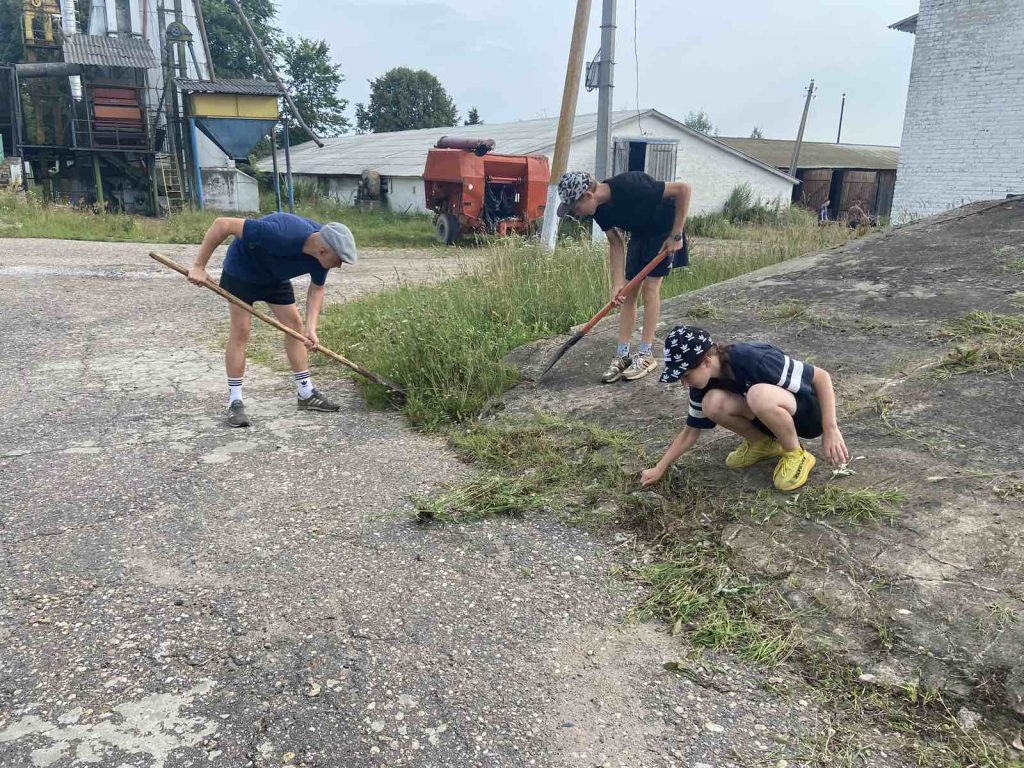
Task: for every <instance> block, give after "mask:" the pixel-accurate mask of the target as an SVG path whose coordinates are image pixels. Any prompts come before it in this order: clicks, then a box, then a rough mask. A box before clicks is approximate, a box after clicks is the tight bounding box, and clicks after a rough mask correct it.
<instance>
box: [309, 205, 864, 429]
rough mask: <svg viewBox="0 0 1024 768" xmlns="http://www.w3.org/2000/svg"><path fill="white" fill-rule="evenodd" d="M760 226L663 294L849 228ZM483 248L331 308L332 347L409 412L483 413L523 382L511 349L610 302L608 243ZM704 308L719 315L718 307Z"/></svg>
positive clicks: (823, 244)
mask: <svg viewBox="0 0 1024 768" xmlns="http://www.w3.org/2000/svg"><path fill="white" fill-rule="evenodd" d="M761 229H763V230H764V231H763V235H762V239H761V240H760V241H759V242H758V243H757V244H756V246H755V247H751V246H750V244H749V243H748V242H744V243H742V244H740V243H737V247H736V249H735V251H728V250H725V251H724V252H720V253H719V254H718V255H716V256H714V257H713V258H701V256H700V253H699V249H698V250H697V252H696V253H695V254H694V257H693V260H692V262H693V265H692V266H691V267H690V268H689V269H682V270H675V271H674V272H673V273H672V274H671V275H670V276H669V277H668V278H667V279H666V280H665V283H664V285H663V288H662V297H663V298H671V297H672V296H676V295H679V294H682V293H687V292H689V291H694V290H697V289H699V288H703V287H705V286H707V285H711V284H713V283H717V282H721V281H722V280H727V279H729V278H732V277H736V276H737V275H741V274H744V273H746V272H750V271H752V270H755V269H760V268H761V267H766V266H769V265H771V264H776V263H778V262H780V261H784V260H786V259H789V258H792V257H794V256H798V255H800V254H803V253H807V252H809V251H813V250H816V249H821V248H827V247H831V246H833V245H838V244H840V243H841V242H844V241H845V239H846V238H847V237H848V236H849V235H848V233H847V232H841V233H838V234H837V232H836V231H834V230H831V229H829V228H820V227H817V226H816V225H815V226H814V227H807V226H803V225H799V226H797V225H794V226H791V227H788V228H774V229H773V228H768V227H763V228H761ZM718 250H719V251H721V249H718ZM479 253H480V254H481V256H482V258H481V259H479V260H478V261H477V262H475V263H474V264H472V265H471V266H468V267H466V268H465V271H464V273H463V274H462V275H459V276H457V277H455V278H453V279H452V280H449V281H446V282H444V283H441V284H437V285H407V286H402V287H401V288H399V289H397V290H393V291H385V292H383V293H380V294H377V295H375V296H371V297H367V298H365V299H362V300H360V301H356V302H352V303H349V304H345V305H341V306H334V307H329V308H328V309H327V310H326V311H325V313H324V316H323V319H322V320H321V325H320V328H319V329H318V330H319V335H320V338H321V339H322V340H323V342H324V343H325V344H326V345H327V346H329V347H333V348H336V349H342V350H345V351H346V353H347V354H348V355H349V356H351V357H352V358H353V359H355V360H358V361H359V362H360V363H361V364H363V365H365V366H366V367H368V368H370V369H372V370H375V371H379V372H380V373H382V374H384V375H385V376H388V377H389V378H391V379H394V380H395V381H397V382H399V383H401V384H402V385H403V386H405V388H406V389H407V390H408V391H409V394H410V397H409V401H408V403H407V405H406V407H405V413H406V414H407V415H408V417H409V418H410V420H411V421H412V422H413V423H414V424H415V425H417V426H419V427H421V428H424V429H427V430H432V429H436V428H439V427H441V426H443V425H445V424H450V423H458V422H462V421H465V420H467V419H470V418H473V417H475V416H476V415H477V414H478V413H479V412H480V410H481V409H482V408H483V407H484V405H485V403H487V401H488V400H490V399H491V398H493V397H495V396H497V395H500V394H501V393H502V392H504V391H505V390H507V389H508V388H509V387H511V386H512V385H513V384H514V383H516V381H517V380H518V374H517V372H516V371H515V370H514V369H513V368H512V367H511V366H509V365H507V364H506V363H505V362H504V358H505V356H506V355H507V354H508V353H509V352H511V351H512V350H513V349H515V348H516V347H519V346H521V345H523V344H527V343H529V342H531V341H534V340H536V339H540V338H544V337H548V336H554V335H557V334H562V333H565V332H567V331H569V330H570V329H571V328H572V327H573V326H576V325H579V324H581V323H584V322H586V321H587V320H588V319H589V318H590V317H591V316H592V315H593V314H594V313H595V312H596V311H597V310H598V309H600V308H601V307H602V306H603V305H604V304H605V302H607V300H608V296H609V290H610V286H609V280H608V267H607V259H606V257H605V250H604V249H603V248H600V247H593V246H591V245H590V244H589V243H580V242H575V243H567V244H565V245H563V246H561V247H559V248H558V250H556V251H555V253H553V254H549V253H546V252H544V251H543V250H542V249H541V248H539V247H538V246H536V245H533V244H527V243H524V242H522V241H516V240H505V241H502V242H499V243H497V244H494V245H491V246H489V247H487V248H484V249H481V250H480V251H479ZM705 311H706V312H707V313H710V314H707V315H706V316H707V317H712V316H713V313H714V309H713V308H712V309H707V308H705ZM360 386H362V387H363V388H364V391H365V393H366V396H367V399H368V400H369V402H370V403H371V404H373V405H376V406H378V407H383V406H384V405H385V404H386V398H385V397H384V393H383V392H382V391H381V390H380V389H379V388H377V387H374V386H373V385H369V384H366V383H365V382H360Z"/></svg>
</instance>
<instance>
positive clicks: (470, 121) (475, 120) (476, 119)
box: [466, 107, 484, 125]
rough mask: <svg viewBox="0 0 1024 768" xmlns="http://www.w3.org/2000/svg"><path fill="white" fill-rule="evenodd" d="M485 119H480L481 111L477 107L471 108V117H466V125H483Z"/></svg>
mask: <svg viewBox="0 0 1024 768" xmlns="http://www.w3.org/2000/svg"><path fill="white" fill-rule="evenodd" d="M483 124H484V121H483V120H481V119H480V113H479V112H477V111H476V107H470V108H469V117H467V118H466V125H483Z"/></svg>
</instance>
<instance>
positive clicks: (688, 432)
mask: <svg viewBox="0 0 1024 768" xmlns="http://www.w3.org/2000/svg"><path fill="white" fill-rule="evenodd" d="M676 381H678V382H680V383H682V384H684V385H686V386H687V387H689V388H690V391H689V411H688V415H687V417H686V426H685V427H684V428H683V431H682V432H680V433H679V434H678V435H677V436H676V439H675V440H673V441H672V444H671V445H670V446H669V447H668V449H667V450H666V451H665V455H664V456H662V457H661V460H660V461H659V462H658V463H657V464H656V465H655V466H653V467H651V468H650V469H645V470H644V471H643V474H642V475H641V477H640V484H641V485H643V486H644V487H646V486H649V485H653V484H654V483H656V482H658V480H660V479H661V477H662V476H663V475H664V474H665V472H666V471H667V470H668V468H669V467H670V466H672V463H673V462H675V461H676V460H677V459H678V458H679V457H680V456H682V455H683V454H684V453H686V452H687V451H689V450H690V449H691V448H692V447H693V446H694V445H696V444H697V441H698V440H699V439H700V435H701V433H702V432H703V431H704V430H709V429H714V428H715V426H721V427H725V428H726V429H728V430H730V431H731V432H735V433H736V434H737V435H739V436H740V437H742V438H743V442H742V443H741V444H740V446H739V448H737V449H736V450H734V451H733V452H732V453H730V454H729V455H728V456H727V457H726V459H725V463H726V466H728V467H731V468H732V469H744V468H746V467H752V466H753V465H754V464H757V463H758V462H760V461H764V460H765V459H776V458H777V459H778V460H779V461H778V464H777V465H776V466H775V473H774V483H775V487H776V488H777V489H778V490H780V491H784V492H788V491H795V490H797V489H798V488H800V487H802V486H803V485H804V484H805V483H806V482H807V478H808V477H809V476H810V474H811V470H812V469H814V465H815V463H816V460H815V458H814V456H813V455H811V453H810V452H809V451H807V450H806V449H805V448H804V447H803V446H802V445H801V444H800V438H804V439H807V440H810V439H813V438H816V437H818V436H822V448H823V449H824V451H825V456H826V457H827V458H828V460H829V461H830V462H832V464H845V463H846V462H847V461H849V460H850V454H849V452H848V451H847V449H846V443H845V441H844V440H843V435H842V433H841V432H840V431H839V424H838V422H837V421H836V394H835V389H834V388H833V387H832V377H831V376H830V375H829V373H828V371H826V370H825V369H824V368H819V367H817V366H812V365H810V364H809V363H804V362H801V361H800V360H797V359H796V358H793V357H790V356H789V355H787V354H786V353H785V352H783V351H782V350H780V349H777V348H776V347H773V346H772V345H770V344H760V343H752V344H746V343H743V344H716V343H715V342H714V341H712V339H711V336H710V334H708V332H707V331H705V330H703V329H702V328H694V327H689V326H684V325H679V326H676V327H675V328H673V329H672V332H671V333H669V335H668V336H667V337H666V338H665V370H664V371H663V372H662V374H661V382H662V383H665V384H669V383H672V382H676Z"/></svg>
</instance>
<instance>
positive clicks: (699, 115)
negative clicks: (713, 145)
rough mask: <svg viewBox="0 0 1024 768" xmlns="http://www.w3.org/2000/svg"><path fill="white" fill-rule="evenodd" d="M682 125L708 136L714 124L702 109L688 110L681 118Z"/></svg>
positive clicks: (712, 131)
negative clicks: (697, 110)
mask: <svg viewBox="0 0 1024 768" xmlns="http://www.w3.org/2000/svg"><path fill="white" fill-rule="evenodd" d="M683 125H685V126H686V127H687V128H690V129H692V130H694V131H699V132H700V133H704V134H707V135H708V136H710V135H711V134H712V133H714V131H715V126H714V125H712V123H711V118H710V117H708V113H707V112H705V111H704V110H703V109H702V110H701V111H700V112H690V114H688V115H687V116H686V119H685V120H683Z"/></svg>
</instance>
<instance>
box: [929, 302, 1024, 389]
mask: <svg viewBox="0 0 1024 768" xmlns="http://www.w3.org/2000/svg"><path fill="white" fill-rule="evenodd" d="M936 338H937V339H939V340H943V341H946V340H948V341H952V342H953V349H951V350H950V351H949V352H948V353H947V354H946V357H945V358H944V359H943V360H942V362H941V363H939V365H938V366H937V367H936V369H935V375H936V376H938V377H939V378H944V379H948V378H950V377H952V376H960V375H963V374H968V373H980V374H993V373H1010V372H1012V371H1015V370H1017V369H1018V368H1024V315H997V314H993V313H991V312H968V313H967V314H966V315H964V316H963V317H961V318H959V319H957V320H953V321H950V322H948V323H946V324H945V325H944V326H943V327H942V328H941V329H939V331H938V333H937V334H936Z"/></svg>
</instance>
